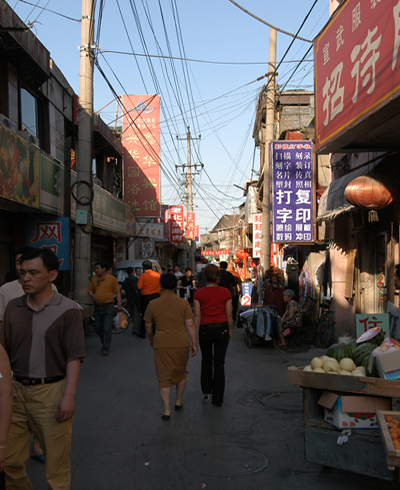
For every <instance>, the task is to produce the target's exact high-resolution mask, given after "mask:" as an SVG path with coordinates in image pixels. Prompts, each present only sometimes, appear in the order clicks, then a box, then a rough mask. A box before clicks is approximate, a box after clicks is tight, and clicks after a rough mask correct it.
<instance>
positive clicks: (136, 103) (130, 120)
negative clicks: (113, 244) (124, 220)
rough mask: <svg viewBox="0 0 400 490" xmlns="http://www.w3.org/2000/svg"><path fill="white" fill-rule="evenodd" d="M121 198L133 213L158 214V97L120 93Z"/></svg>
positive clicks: (140, 214)
mask: <svg viewBox="0 0 400 490" xmlns="http://www.w3.org/2000/svg"><path fill="white" fill-rule="evenodd" d="M122 104H123V111H124V113H123V118H122V145H123V159H124V201H126V202H129V203H130V204H132V205H133V207H134V208H135V214H136V216H137V217H147V218H151V217H153V218H159V217H160V213H161V204H160V97H159V96H158V95H123V96H122Z"/></svg>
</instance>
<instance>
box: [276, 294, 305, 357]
mask: <svg viewBox="0 0 400 490" xmlns="http://www.w3.org/2000/svg"><path fill="white" fill-rule="evenodd" d="M294 296H295V294H294V291H293V290H292V289H286V291H284V292H283V301H284V302H285V303H286V310H285V313H284V314H283V316H282V327H281V329H280V330H279V331H278V336H279V339H280V343H278V344H276V346H277V347H280V348H281V349H286V347H287V346H286V342H285V336H284V335H283V332H284V331H285V330H286V329H290V330H291V331H293V330H294V329H296V328H301V326H302V310H301V306H300V305H299V303H297V301H295V300H294V299H293V298H294ZM288 335H290V333H288ZM286 336H287V335H286Z"/></svg>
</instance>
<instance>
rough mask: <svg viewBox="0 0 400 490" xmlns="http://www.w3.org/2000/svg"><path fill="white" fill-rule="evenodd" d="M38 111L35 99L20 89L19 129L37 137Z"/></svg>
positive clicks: (23, 89)
mask: <svg viewBox="0 0 400 490" xmlns="http://www.w3.org/2000/svg"><path fill="white" fill-rule="evenodd" d="M37 116H38V111H37V103H36V97H34V96H33V95H32V94H31V93H30V92H28V91H27V90H26V89H25V88H23V87H21V129H22V130H24V129H27V130H28V131H29V132H30V133H31V134H33V136H35V137H38V117H37Z"/></svg>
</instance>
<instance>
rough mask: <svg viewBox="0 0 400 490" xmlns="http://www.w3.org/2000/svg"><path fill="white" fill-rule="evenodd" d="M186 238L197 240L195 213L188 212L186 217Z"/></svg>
mask: <svg viewBox="0 0 400 490" xmlns="http://www.w3.org/2000/svg"><path fill="white" fill-rule="evenodd" d="M186 238H187V239H188V240H196V224H195V215H194V213H188V214H187V217H186Z"/></svg>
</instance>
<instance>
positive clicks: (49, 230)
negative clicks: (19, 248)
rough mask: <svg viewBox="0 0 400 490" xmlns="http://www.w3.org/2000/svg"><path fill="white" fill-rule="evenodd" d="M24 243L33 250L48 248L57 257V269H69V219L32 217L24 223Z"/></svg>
mask: <svg viewBox="0 0 400 490" xmlns="http://www.w3.org/2000/svg"><path fill="white" fill-rule="evenodd" d="M25 243H26V245H30V246H31V247H35V248H50V249H51V250H52V251H53V252H54V253H55V254H56V255H57V257H58V261H59V269H60V270H61V271H69V270H70V269H71V258H70V257H71V251H70V241H69V218H42V217H39V216H34V217H32V218H27V219H26V221H25Z"/></svg>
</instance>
